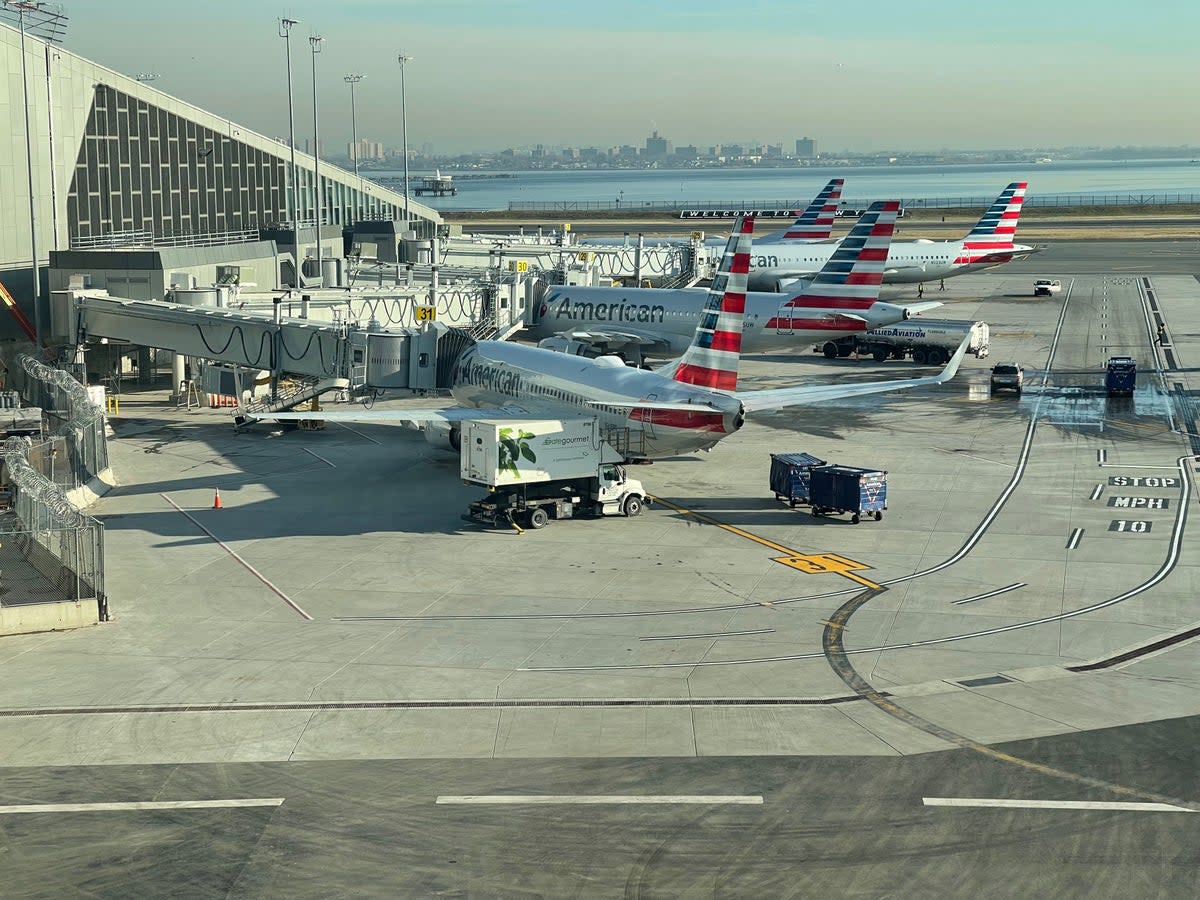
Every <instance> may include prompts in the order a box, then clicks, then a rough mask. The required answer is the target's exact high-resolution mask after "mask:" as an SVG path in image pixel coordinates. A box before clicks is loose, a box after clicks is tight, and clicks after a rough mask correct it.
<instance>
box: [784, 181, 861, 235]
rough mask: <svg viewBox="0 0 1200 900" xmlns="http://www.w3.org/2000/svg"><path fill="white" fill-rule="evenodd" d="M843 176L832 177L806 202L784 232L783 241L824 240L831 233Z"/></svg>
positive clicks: (840, 194) (843, 182)
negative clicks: (811, 200) (805, 206)
mask: <svg viewBox="0 0 1200 900" xmlns="http://www.w3.org/2000/svg"><path fill="white" fill-rule="evenodd" d="M845 183H846V179H845V178H832V179H830V181H829V184H827V185H825V187H824V189H823V190H822V191H821V193H819V194H817V196H816V197H815V198H814V199H813V202H812V203H810V204H808V208H807V209H805V210H804V212H803V213H801V214H800V217H799V218H797V219H796V221H795V222H793V223H792V224H791V226H790V227H789V228H788V230H787V231H785V232H784V234H783V236H782V237H781V238H780V240H783V241H826V240H829V236H830V235H831V234H833V220H834V217H835V216H836V215H837V207H838V200H840V199H841V196H842V185H843V184H845Z"/></svg>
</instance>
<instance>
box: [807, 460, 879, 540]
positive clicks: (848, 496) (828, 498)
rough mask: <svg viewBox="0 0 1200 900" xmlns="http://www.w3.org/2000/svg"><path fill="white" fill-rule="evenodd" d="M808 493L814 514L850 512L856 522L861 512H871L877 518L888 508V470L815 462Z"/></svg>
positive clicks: (869, 513)
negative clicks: (826, 464) (820, 464)
mask: <svg viewBox="0 0 1200 900" xmlns="http://www.w3.org/2000/svg"><path fill="white" fill-rule="evenodd" d="M809 493H810V495H811V502H812V514H813V515H814V516H824V515H829V514H841V513H850V521H851V522H853V523H854V524H855V525H857V524H858V522H859V519H860V518H861V517H862V516H873V517H874V519H875V521H876V522H878V521H879V520H880V519H882V518H883V511H884V510H885V509H887V472H884V471H880V470H878V469H856V468H854V467H852V466H817V467H816V468H815V469H813V470H812V478H811V484H810V487H809Z"/></svg>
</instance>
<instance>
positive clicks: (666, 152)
mask: <svg viewBox="0 0 1200 900" xmlns="http://www.w3.org/2000/svg"><path fill="white" fill-rule="evenodd" d="M671 149H672V145H671V142H670V141H668V140H667V139H666V138H664V137H659V136H658V132H657V131H656V132H654V134H652V135H650V137H648V138H646V155H647V156H649V157H652V158H659V157H663V156H670V155H671Z"/></svg>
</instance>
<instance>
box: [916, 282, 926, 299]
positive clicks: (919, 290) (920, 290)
mask: <svg viewBox="0 0 1200 900" xmlns="http://www.w3.org/2000/svg"><path fill="white" fill-rule="evenodd" d="M917 296H918V297H924V296H925V285H924V283H922V284H918V285H917Z"/></svg>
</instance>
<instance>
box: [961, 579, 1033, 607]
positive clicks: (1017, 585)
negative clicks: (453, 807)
mask: <svg viewBox="0 0 1200 900" xmlns="http://www.w3.org/2000/svg"><path fill="white" fill-rule="evenodd" d="M1023 587H1029V585H1027V584H1026V583H1025V582H1023V581H1018V582H1016V583H1015V584H1010V585H1008V586H1007V587H1002V588H996V589H995V590H994V591H988V592H987V593H986V594H976V595H975V596H974V597H963V598H962V599H961V600H951V601H950V602H951V603H952V604H953V605H954V606H961V605H962V604H964V603H974V602H975V601H976V600H986V599H987V598H988V597H997V596H999V595H1000V594H1007V593H1008V592H1009V591H1016V590H1020V589H1021V588H1023Z"/></svg>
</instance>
